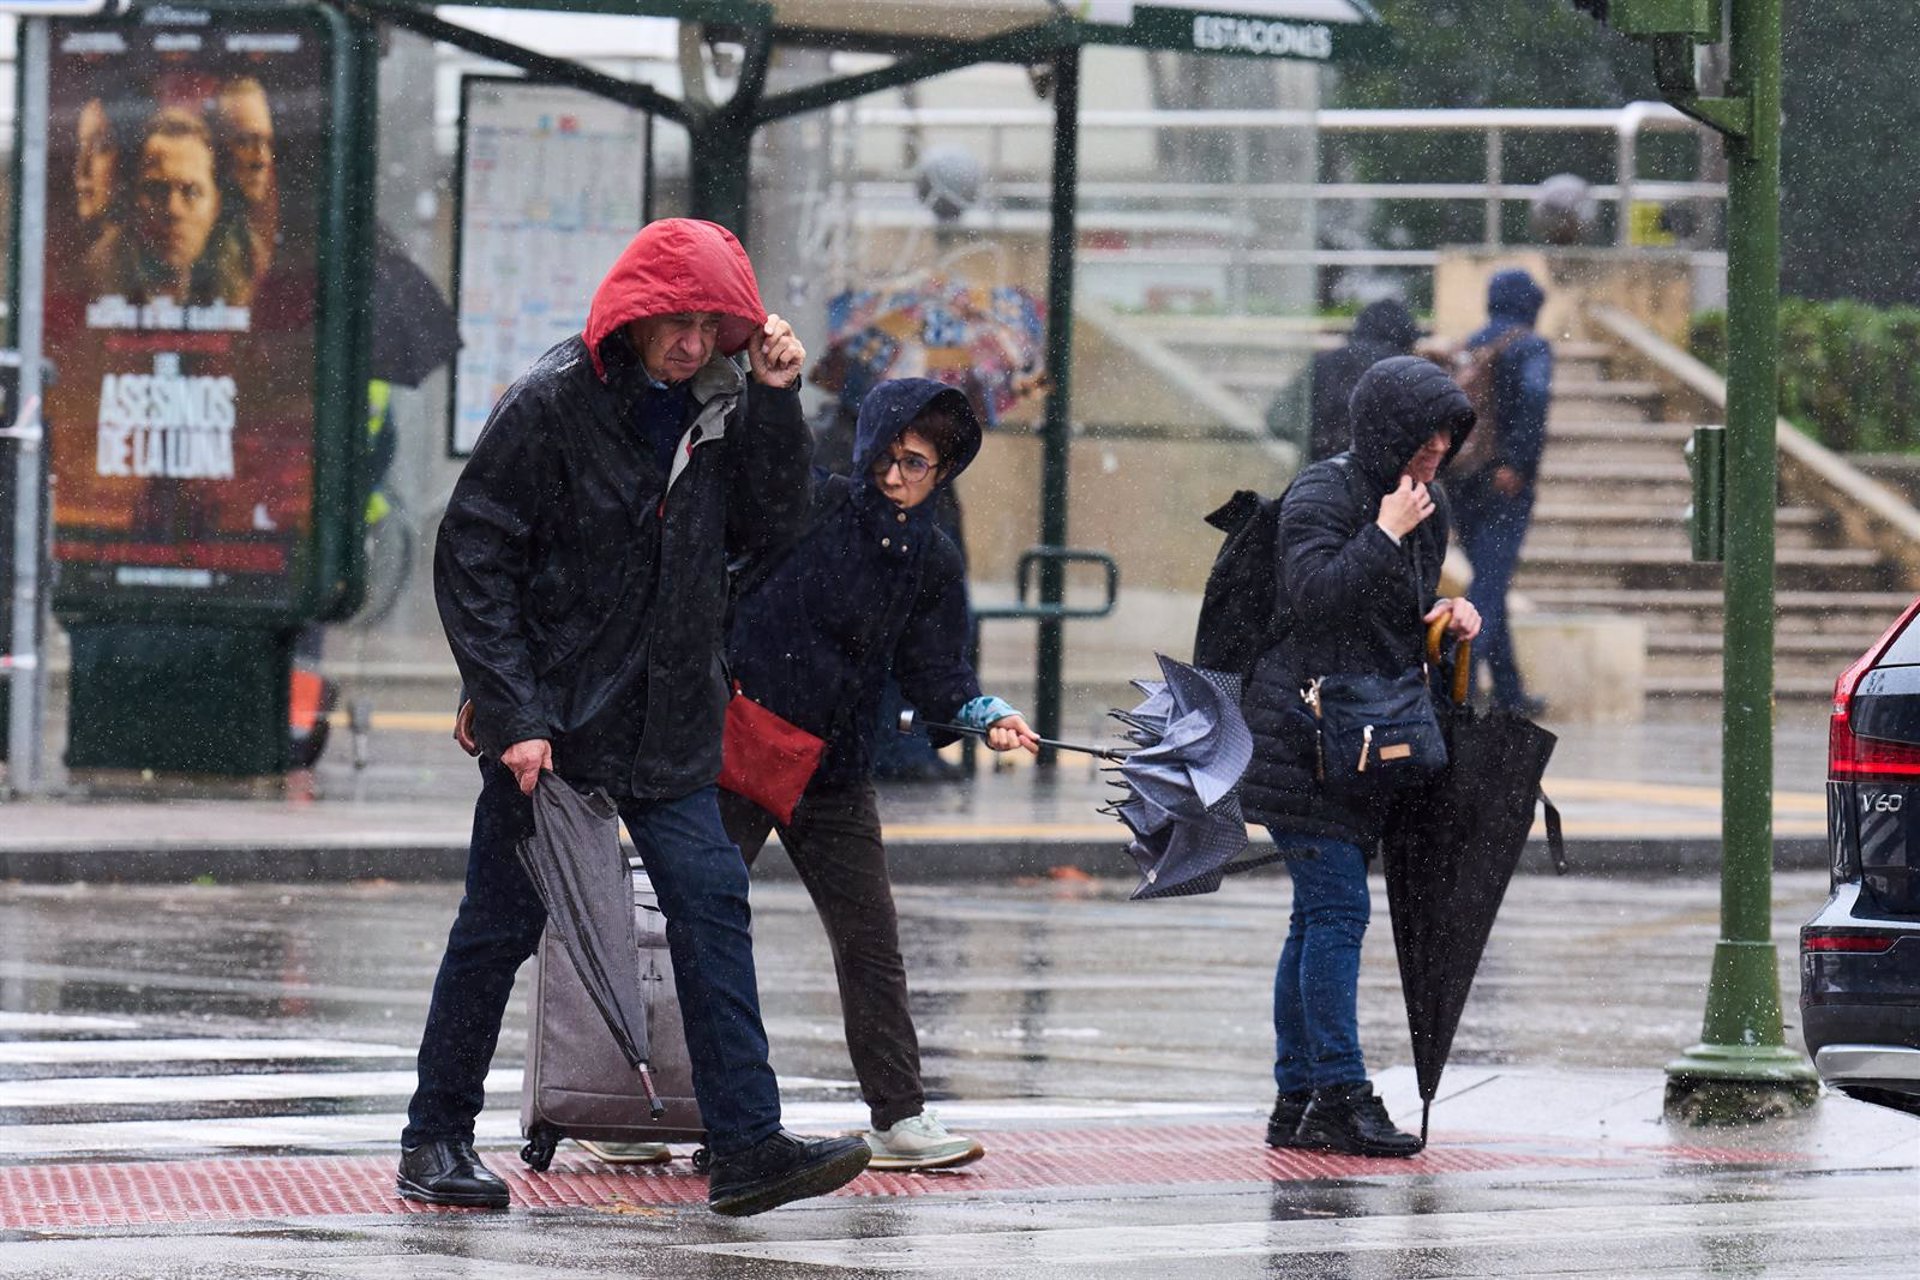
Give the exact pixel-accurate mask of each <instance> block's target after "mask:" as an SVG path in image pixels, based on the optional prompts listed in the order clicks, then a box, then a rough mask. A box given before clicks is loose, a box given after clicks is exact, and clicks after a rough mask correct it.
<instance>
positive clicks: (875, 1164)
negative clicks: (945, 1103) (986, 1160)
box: [866, 1111, 987, 1170]
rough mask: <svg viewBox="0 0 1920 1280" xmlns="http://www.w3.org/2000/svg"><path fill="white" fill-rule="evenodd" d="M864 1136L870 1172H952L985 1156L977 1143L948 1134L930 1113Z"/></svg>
mask: <svg viewBox="0 0 1920 1280" xmlns="http://www.w3.org/2000/svg"><path fill="white" fill-rule="evenodd" d="M866 1136H867V1147H868V1148H869V1149H870V1150H871V1151H872V1152H873V1159H872V1160H871V1161H870V1162H869V1163H868V1164H867V1168H869V1169H895V1170H900V1169H907V1170H911V1169H951V1168H954V1167H955V1166H957V1165H963V1164H972V1163H973V1162H974V1161H975V1160H978V1159H979V1158H980V1157H981V1156H983V1155H985V1154H987V1149H986V1148H985V1147H983V1146H981V1145H980V1143H979V1142H978V1141H977V1140H976V1139H973V1138H969V1137H965V1136H964V1135H961V1134H956V1133H949V1132H947V1126H945V1125H944V1124H941V1123H940V1117H939V1116H937V1115H935V1114H934V1113H933V1112H931V1111H923V1112H921V1113H920V1114H919V1115H917V1116H908V1117H907V1118H906V1119H905V1120H902V1121H900V1122H899V1123H898V1124H896V1125H894V1126H893V1127H892V1128H891V1129H869V1130H868V1131H867V1135H866Z"/></svg>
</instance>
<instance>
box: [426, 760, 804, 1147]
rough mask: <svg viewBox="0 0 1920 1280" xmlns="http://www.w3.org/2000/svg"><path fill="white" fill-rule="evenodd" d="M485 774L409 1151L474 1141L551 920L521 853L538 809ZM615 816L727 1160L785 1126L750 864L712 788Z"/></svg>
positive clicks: (710, 1126)
mask: <svg viewBox="0 0 1920 1280" xmlns="http://www.w3.org/2000/svg"><path fill="white" fill-rule="evenodd" d="M481 774H482V778H483V780H484V781H483V785H482V787H481V790H480V799H479V800H478V801H477V802H476V803H475V805H474V811H473V839H472V843H471V845H470V847H469V850H468V853H467V891H466V896H465V897H464V898H462V899H461V901H460V913H459V915H458V916H457V917H455V919H454V922H453V932H452V933H451V934H450V935H449V937H448V938H447V950H446V954H445V955H444V956H443V957H442V958H441V961H440V973H439V976H438V977H437V978H435V979H434V984H433V1002H432V1004H431V1006H430V1007H429V1008H428V1011H427V1026H426V1030H425V1032H424V1033H423V1034H422V1036H421V1039H420V1058H419V1073H420V1081H419V1087H418V1088H417V1090H416V1091H415V1093H414V1095H413V1101H412V1103H411V1105H409V1106H408V1108H407V1127H406V1130H405V1132H404V1133H403V1134H402V1135H401V1138H400V1141H401V1144H402V1145H403V1146H409V1147H411V1146H415V1145H417V1144H419V1143H422V1142H431V1141H437V1140H441V1139H457V1138H466V1139H471V1138H472V1136H473V1123H474V1119H475V1118H476V1117H477V1116H478V1115H479V1114H480V1111H481V1108H482V1107H483V1106H484V1105H485V1103H486V1087H485V1085H486V1077H487V1068H488V1066H489V1064H491V1063H492V1061H493V1051H494V1048H495V1046H496V1044H497V1043H498V1041H499V1038H500V1021H501V1019H502V1017H504V1016H505V1014H506V1009H507V999H508V997H509V995H511V994H512V991H513V978H514V973H515V971H516V970H518V969H519V967H520V965H521V964H522V963H523V962H525V961H526V960H527V958H528V957H529V956H531V955H532V954H533V952H534V949H535V948H536V947H538V946H539V944H540V933H541V931H542V929H544V928H545V927H546V922H547V913H546V908H545V907H543V906H542V905H541V902H540V897H539V894H538V893H537V892H536V891H535V890H534V887H533V883H532V881H530V880H528V879H527V875H526V872H525V871H523V870H522V869H521V867H520V862H519V859H518V858H517V857H515V855H514V846H515V845H516V844H518V843H519V842H520V841H521V840H523V839H525V838H526V837H527V836H528V835H530V834H532V831H533V806H532V804H531V802H529V801H528V799H527V798H526V797H525V796H523V795H521V794H520V789H519V787H518V786H516V785H515V784H514V780H513V774H512V773H511V772H510V771H509V770H507V769H506V768H504V767H502V766H501V765H499V764H496V763H494V762H492V761H483V762H482V764H481ZM620 817H621V820H622V821H624V822H625V823H626V825H627V831H628V833H629V834H630V835H631V836H632V837H633V841H634V844H635V846H636V847H637V848H638V849H639V851H640V856H641V858H642V859H643V860H644V861H645V863H646V868H647V875H648V877H649V878H650V879H651V880H652V881H653V887H654V890H655V891H656V892H657V893H658V894H659V898H660V910H661V914H663V915H664V916H665V917H666V920H667V947H668V949H669V951H670V952H671V953H672V955H673V976H674V982H675V985H676V986H677V987H678V989H679V994H680V1008H681V1011H682V1014H683V1016H684V1018H685V1020H686V1033H687V1050H688V1056H689V1057H690V1058H691V1059H692V1065H693V1091H694V1095H695V1097H696V1099H697V1100H698V1102H699V1104H700V1119H701V1122H702V1123H703V1124H704V1125H705V1126H706V1129H707V1145H708V1147H709V1148H711V1149H712V1151H713V1152H714V1154H715V1155H731V1154H733V1153H734V1152H737V1151H742V1150H745V1149H746V1148H747V1147H750V1146H753V1145H754V1144H755V1143H757V1142H760V1141H761V1140H763V1139H765V1138H768V1137H770V1136H772V1135H773V1133H774V1132H775V1131H776V1130H778V1129H779V1127H780V1087H779V1083H778V1081H777V1080H775V1078H774V1074H773V1068H772V1067H770V1066H769V1065H768V1064H767V1033H766V1030H765V1028H764V1027H763V1026H762V1025H761V1021H760V996H759V989H758V986H757V984H756V979H755V975H754V966H753V935H752V920H751V917H750V915H749V913H748V908H747V865H746V863H745V862H744V861H743V860H742V859H741V857H740V851H739V849H738V848H736V847H735V846H734V844H733V842H732V841H731V840H729V839H728V838H727V833H726V831H725V829H724V828H723V827H722V826H721V825H720V808H719V804H718V801H717V799H716V791H715V789H714V788H713V787H706V788H703V789H702V790H699V791H696V792H694V793H693V794H692V795H688V796H682V797H680V798H679V799H677V800H654V801H643V800H631V799H629V800H624V801H622V802H621V803H620Z"/></svg>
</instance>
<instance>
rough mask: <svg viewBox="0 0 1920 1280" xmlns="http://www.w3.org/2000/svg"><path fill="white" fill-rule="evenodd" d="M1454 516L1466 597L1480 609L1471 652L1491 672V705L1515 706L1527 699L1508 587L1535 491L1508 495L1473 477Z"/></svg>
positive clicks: (1462, 488) (1458, 497)
mask: <svg viewBox="0 0 1920 1280" xmlns="http://www.w3.org/2000/svg"><path fill="white" fill-rule="evenodd" d="M1453 517H1454V524H1455V525H1457V526H1458V527H1459V531H1460V549H1461V550H1462V551H1464V552H1466V555H1467V559H1468V561H1470V562H1471V563H1472V565H1473V582H1472V583H1471V584H1470V585H1469V586H1468V587H1467V599H1468V600H1470V601H1472V602H1473V607H1474V608H1476V609H1478V610H1479V611H1480V637H1479V639H1477V640H1475V641H1474V642H1473V653H1474V657H1476V658H1479V659H1484V660H1485V661H1486V664H1487V669H1488V671H1489V673H1490V674H1491V675H1492V676H1493V704H1494V705H1495V706H1497V707H1518V706H1520V705H1521V703H1522V702H1524V701H1525V698H1526V689H1525V687H1524V686H1523V684H1522V682H1521V679H1520V667H1519V664H1518V663H1517V662H1515V661H1514V657H1513V634H1512V633H1511V632H1510V631H1509V630H1508V629H1507V589H1508V588H1509V587H1510V586H1511V585H1512V583H1513V571H1514V568H1515V567H1516V566H1517V565H1518V564H1519V562H1520V544H1521V543H1523V542H1525V541H1526V538H1527V524H1528V522H1529V521H1530V520H1532V518H1533V494H1532V492H1531V491H1530V490H1529V491H1523V492H1522V493H1520V494H1519V495H1517V496H1515V497H1511V498H1509V497H1507V496H1506V495H1505V494H1503V493H1500V492H1499V491H1498V490H1496V489H1495V488H1494V487H1493V484H1492V482H1491V481H1490V480H1488V479H1487V478H1485V477H1481V476H1475V477H1473V478H1472V479H1469V480H1467V481H1465V482H1463V483H1462V484H1460V485H1459V486H1458V487H1457V492H1455V493H1454V494H1453Z"/></svg>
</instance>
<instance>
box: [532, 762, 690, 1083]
mask: <svg viewBox="0 0 1920 1280" xmlns="http://www.w3.org/2000/svg"><path fill="white" fill-rule="evenodd" d="M532 798H533V834H532V835H531V836H529V837H528V838H527V839H525V840H522V841H521V842H520V843H519V845H518V846H517V847H516V849H515V852H516V853H518V854H519V857H520V865H521V866H523V867H525V868H526V871H527V878H528V879H530V880H532V881H533V887H534V888H535V889H536V890H537V891H538V892H539V894H540V901H541V902H542V903H544V904H546V908H547V928H548V929H549V930H551V931H552V932H553V934H554V936H556V937H557V938H559V939H560V941H561V943H562V945H564V946H565V948H566V952H567V955H568V957H569V958H571V959H572V961H573V967H574V969H575V970H576V971H577V972H578V973H579V974H580V982H581V985H582V986H584V987H585V988H586V990H587V995H588V996H590V997H592V999H593V1003H594V1007H595V1008H597V1009H599V1010H600V1016H601V1017H603V1018H605V1019H606V1022H607V1029H608V1030H609V1031H611V1032H613V1038H614V1040H615V1042H617V1043H618V1044H619V1046H620V1051H621V1053H623V1054H625V1055H626V1059H627V1061H628V1062H629V1063H631V1064H632V1066H633V1069H634V1070H635V1071H637V1072H638V1073H639V1074H640V1086H641V1088H642V1089H643V1090H644V1091H645V1093H646V1095H647V1103H648V1105H649V1107H650V1108H651V1109H652V1111H653V1115H654V1118H655V1119H658V1118H659V1117H660V1116H661V1115H663V1114H665V1110H666V1109H665V1107H664V1106H662V1105H661V1102H660V1100H659V1098H657V1097H656V1096H655V1095H654V1092H653V1077H652V1074H651V1073H650V1072H649V1071H648V1070H647V1009H646V1004H645V1002H644V999H643V996H642V992H641V982H640V938H639V935H638V933H636V932H635V929H634V923H633V888H632V884H633V882H632V873H631V870H630V868H629V867H628V865H627V859H626V855H625V854H624V853H623V852H622V851H621V849H620V814H619V811H618V810H617V809H616V808H615V807H614V804H613V801H612V800H610V799H608V798H607V794H606V792H604V791H596V792H594V793H593V794H591V795H582V794H581V793H580V792H578V791H575V790H574V789H573V788H572V787H570V786H568V785H567V784H566V783H564V782H562V781H561V780H560V778H559V776H558V775H557V774H553V773H542V774H541V775H540V781H539V783H538V785H536V786H535V787H534V789H533V797H532Z"/></svg>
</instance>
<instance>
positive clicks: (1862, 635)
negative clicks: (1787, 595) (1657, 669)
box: [1647, 626, 1879, 675]
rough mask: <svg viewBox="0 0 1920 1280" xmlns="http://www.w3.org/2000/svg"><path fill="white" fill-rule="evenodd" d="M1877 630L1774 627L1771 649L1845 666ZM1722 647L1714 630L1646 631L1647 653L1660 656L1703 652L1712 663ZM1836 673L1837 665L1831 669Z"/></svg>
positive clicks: (1868, 644)
mask: <svg viewBox="0 0 1920 1280" xmlns="http://www.w3.org/2000/svg"><path fill="white" fill-rule="evenodd" d="M1877 639H1879V633H1878V632H1863V631H1853V632H1837V633H1819V632H1816V633H1813V634H1810V635H1809V634H1806V633H1803V632H1800V631H1797V630H1794V629H1793V628H1792V627H1790V626H1782V627H1779V628H1777V629H1776V630H1775V632H1774V637H1773V651H1774V653H1775V654H1776V655H1777V656H1778V657H1780V658H1783V659H1784V658H1801V659H1806V658H1812V659H1817V660H1820V661H1823V662H1837V663H1839V664H1840V666H1842V667H1843V666H1845V665H1846V664H1847V663H1849V662H1852V661H1853V660H1854V659H1855V658H1857V657H1859V656H1860V655H1861V654H1863V653H1865V652H1866V651H1867V650H1868V648H1870V647H1871V646H1872V644H1873V642H1874V641H1875V640H1877ZM1725 647H1726V642H1725V637H1724V636H1722V635H1720V634H1719V633H1718V632H1690V631H1661V630H1654V631H1649V632H1648V633H1647V655H1648V657H1649V658H1652V657H1653V656H1655V655H1659V656H1663V657H1681V658H1691V657H1699V656H1702V655H1706V656H1709V657H1711V658H1712V659H1713V660H1714V661H1715V662H1718V661H1719V660H1720V654H1721V652H1722V650H1724V648H1725ZM1834 673H1835V674H1836V675H1837V674H1839V667H1836V668H1834Z"/></svg>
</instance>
